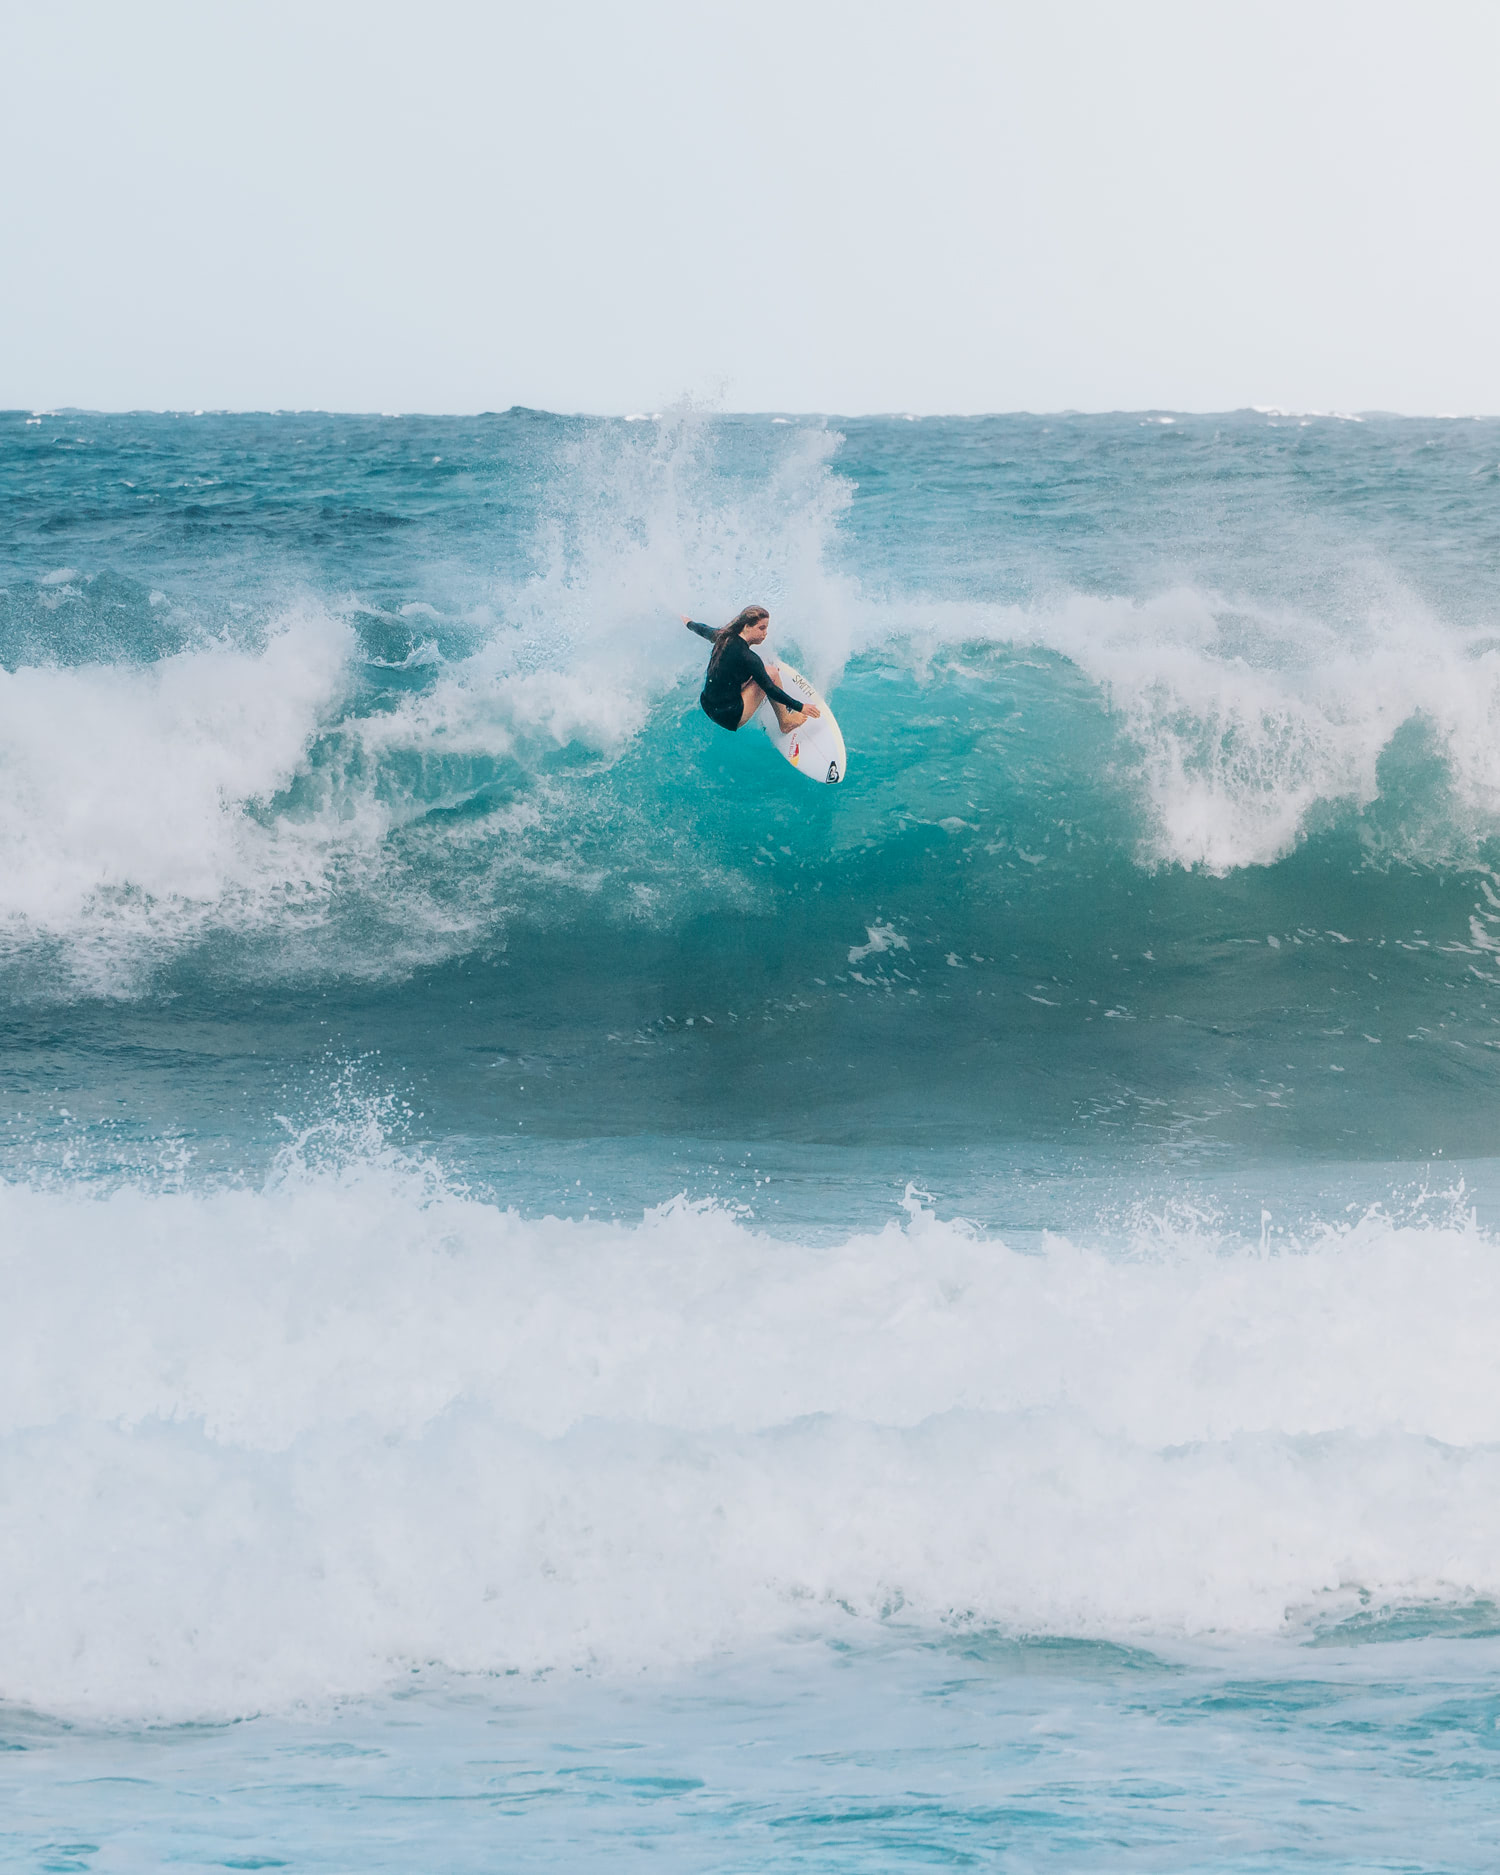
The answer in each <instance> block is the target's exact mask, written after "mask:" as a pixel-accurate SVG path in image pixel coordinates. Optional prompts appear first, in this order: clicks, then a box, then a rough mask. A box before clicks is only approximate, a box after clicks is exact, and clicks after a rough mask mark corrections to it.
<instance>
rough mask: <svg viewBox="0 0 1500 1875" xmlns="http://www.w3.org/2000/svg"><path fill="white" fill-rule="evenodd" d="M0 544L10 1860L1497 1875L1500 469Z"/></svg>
mask: <svg viewBox="0 0 1500 1875" xmlns="http://www.w3.org/2000/svg"><path fill="white" fill-rule="evenodd" d="M0 512H3V514H4V515H5V517H6V526H5V528H4V531H3V533H0V979H3V1014H0V1022H3V1030H0V1035H3V1050H0V1258H3V1269H4V1279H3V1280H4V1287H3V1298H4V1307H3V1310H0V1480H3V1483H0V1493H3V1495H0V1501H3V1504H4V1507H5V1514H4V1518H3V1523H0V1609H3V1611H4V1615H3V1621H0V1744H3V1745H4V1746H5V1750H4V1752H3V1753H0V1788H3V1791H4V1796H5V1802H4V1809H3V1813H0V1846H3V1850H4V1856H5V1860H6V1862H7V1865H8V1866H11V1867H15V1868H17V1869H25V1870H36V1871H43V1870H47V1871H63V1870H68V1871H73V1870H96V1871H99V1872H100V1875H113V1872H115V1871H126V1870H129V1871H136V1870H141V1871H145V1870H157V1869H161V1868H164V1867H173V1868H176V1867H183V1868H204V1869H219V1868H234V1869H247V1868H288V1869H296V1870H316V1871H334V1870H350V1871H353V1870H359V1871H387V1870H389V1871H423V1872H427V1871H471V1870H472V1871H481V1870H486V1871H488V1870H495V1869H507V1870H508V1869H530V1868H537V1869H543V1868H546V1869H560V1870H577V1869H586V1868H596V1867H597V1868H600V1869H603V1868H613V1867H618V1866H622V1865H624V1866H635V1865H636V1864H637V1863H641V1864H644V1863H646V1862H649V1863H650V1864H651V1865H652V1866H653V1867H658V1868H670V1869H683V1870H689V1869H693V1870H697V1869H704V1870H722V1871H731V1870H733V1871H750V1870H755V1871H766V1870H775V1871H780V1870H788V1871H790V1870H797V1871H810V1870H813V1871H822V1870H830V1871H831V1870H840V1871H842V1870H850V1871H853V1870H870V1871H876V1870H879V1871H889V1870H896V1869H905V1868H925V1867H929V1866H943V1867H953V1866H956V1867H971V1866H972V1867H983V1868H992V1869H996V1870H1001V1871H1030V1870H1046V1869H1056V1870H1059V1871H1064V1870H1066V1871H1070V1872H1074V1871H1124V1870H1136V1869H1139V1870H1152V1871H1194V1872H1197V1875H1208V1872H1210V1871H1212V1872H1214V1875H1217V1872H1219V1871H1226V1872H1227V1871H1237V1872H1241V1871H1242V1872H1246V1875H1248V1872H1250V1871H1255V1872H1256V1875H1260V1872H1262V1871H1264V1872H1266V1875H1269V1872H1271V1871H1276V1872H1277V1875H1281V1872H1283V1871H1297V1870H1318V1871H1349V1872H1350V1875H1353V1872H1354V1871H1360V1872H1361V1875H1363V1872H1365V1871H1374V1870H1392V1871H1394V1870H1400V1871H1404V1872H1410V1871H1444V1872H1448V1871H1470V1870H1473V1871H1479V1870H1490V1869H1493V1867H1494V1866H1495V1864H1496V1861H1497V1859H1500V1809H1497V1807H1496V1805H1495V1804H1494V1802H1493V1800H1492V1798H1491V1788H1492V1787H1491V1786H1490V1785H1489V1782H1488V1779H1489V1777H1490V1776H1491V1775H1494V1774H1496V1771H1497V1769H1500V1759H1497V1756H1496V1754H1497V1752H1500V1138H1497V1131H1496V1119H1497V1097H1500V586H1497V573H1500V420H1475V419H1466V418H1464V419H1461V418H1443V419H1437V418H1434V419H1412V418H1394V417H1380V416H1368V417H1364V418H1358V417H1346V416H1338V415H1332V414H1323V415H1306V414H1296V413H1287V412H1279V411H1264V410H1260V411H1239V412H1235V413H1232V414H1228V415H1222V416H1188V415H1180V414H1177V415H1174V414H1171V413H1167V412H1153V413H1144V414H1129V415H1113V416H1081V415H1063V416H1035V417H1034V416H1011V417H994V418H968V419H949V418H908V417H901V416H896V417H882V418H859V419H832V418H830V419H823V418H808V417H803V416H786V417H779V416H754V417H752V416H744V417H737V416H727V415H723V414H719V413H716V412H714V411H711V410H703V409H699V408H695V407H691V406H684V407H683V408H680V409H675V410H670V411H665V412H659V413H653V412H643V413H640V414H638V415H636V416H632V417H630V418H626V419H622V420H604V419H592V418H582V417H560V416H554V415H549V414H547V413H545V412H540V411H534V410H525V409H515V410H510V411H507V412H503V413H497V414H493V415H486V416H481V417H474V418H433V417H421V416H403V415H389V416H380V415H372V416H367V417H354V416H331V415H326V414H320V413H285V412H284V413H278V414H269V415H223V414H214V413H201V412H200V413H187V412H183V413H179V414H165V415H161V414H157V415H152V414H145V415H142V414H133V415H106V416H101V415H97V414H94V413H90V412H78V411H59V412H42V413H33V412H27V411H17V412H10V413H6V414H3V415H0ZM751 602H759V603H761V604H764V605H766V606H768V607H769V608H770V611H771V614H772V629H771V636H770V640H769V643H768V646H767V650H768V653H770V654H775V653H777V652H781V653H783V654H784V655H786V656H787V657H788V658H790V659H792V660H793V661H794V662H795V663H796V664H797V665H798V666H799V667H800V668H803V669H805V670H806V671H807V673H808V674H809V675H810V676H811V677H812V678H813V679H814V681H815V682H816V683H817V684H818V685H819V686H820V687H821V688H822V689H823V690H824V692H825V694H826V695H827V696H828V697H829V699H830V701H831V703H832V705H833V707H834V708H835V709H836V710H837V713H838V716H839V720H840V723H841V725H842V727H843V730H844V733H845V737H846V740H847V743H848V749H849V769H848V775H847V778H846V780H845V781H844V782H843V783H842V784H841V785H839V786H837V787H819V786H813V785H810V784H809V783H808V781H807V780H806V779H805V778H802V777H800V776H798V775H796V774H795V773H793V772H792V771H791V769H789V768H788V767H787V766H786V765H785V764H783V763H782V762H780V761H779V760H777V759H776V757H775V755H774V752H773V751H772V750H771V748H770V747H769V746H768V745H767V743H766V740H765V738H764V737H763V736H761V735H760V734H759V732H758V731H757V730H756V729H755V728H754V727H753V726H752V727H750V728H747V729H746V730H745V731H743V732H742V733H740V734H739V735H737V736H730V735H727V734H725V733H723V732H722V731H720V730H718V729H716V728H715V727H714V726H713V725H712V724H711V723H710V722H709V721H708V719H707V718H706V717H705V716H704V715H703V714H702V712H701V711H700V710H699V709H698V707H697V700H696V699H697V693H698V688H699V685H700V683H701V678H702V669H703V664H704V655H705V647H704V646H703V645H702V643H701V641H700V640H698V639H696V638H694V637H693V636H691V635H690V634H689V633H687V632H685V631H684V630H683V628H682V626H681V624H680V622H679V614H682V613H687V614H689V615H691V616H692V617H694V618H698V619H703V620H707V621H709V622H713V623H717V622H722V621H723V620H726V619H728V618H729V617H730V616H731V615H732V614H733V613H734V612H735V611H736V610H738V609H739V608H740V607H741V606H742V605H745V604H748V603H751Z"/></svg>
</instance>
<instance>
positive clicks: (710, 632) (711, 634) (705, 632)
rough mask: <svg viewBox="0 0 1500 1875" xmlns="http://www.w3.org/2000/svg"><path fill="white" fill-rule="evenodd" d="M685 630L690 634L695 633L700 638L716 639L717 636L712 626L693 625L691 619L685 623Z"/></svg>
mask: <svg viewBox="0 0 1500 1875" xmlns="http://www.w3.org/2000/svg"><path fill="white" fill-rule="evenodd" d="M687 628H688V630H689V631H690V632H697V634H698V636H699V637H700V638H717V637H718V635H719V634H718V633H717V632H716V631H715V630H714V628H713V626H712V625H695V624H694V623H693V621H692V620H691V619H689V620H688V622H687Z"/></svg>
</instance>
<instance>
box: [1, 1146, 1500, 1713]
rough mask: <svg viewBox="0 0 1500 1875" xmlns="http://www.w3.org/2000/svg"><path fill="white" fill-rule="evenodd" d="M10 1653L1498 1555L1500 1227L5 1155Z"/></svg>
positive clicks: (801, 1616) (655, 1633)
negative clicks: (1009, 1230) (746, 1212)
mask: <svg viewBox="0 0 1500 1875" xmlns="http://www.w3.org/2000/svg"><path fill="white" fill-rule="evenodd" d="M0 1242H3V1244H4V1246H5V1249H4V1281H5V1289H6V1294H7V1298H8V1302H7V1308H6V1311H5V1317H4V1324H3V1329H0V1336H3V1358H0V1476H3V1479H4V1490H5V1496H6V1501H7V1504H8V1507H9V1510H8V1516H7V1519H6V1528H7V1530H8V1532H9V1535H8V1537H7V1539H6V1540H5V1542H4V1544H3V1545H0V1593H3V1595H4V1599H5V1602H6V1606H7V1607H9V1608H10V1609H11V1610H12V1611H13V1618H12V1621H11V1622H10V1624H9V1625H8V1629H7V1642H6V1648H5V1653H4V1660H3V1663H0V1697H5V1698H9V1699H14V1700H24V1701H30V1702H32V1703H34V1704H37V1705H39V1706H42V1707H44V1708H48V1709H58V1710H67V1711H88V1712H94V1713H100V1714H112V1713H125V1712H130V1713H135V1714H138V1715H140V1714H146V1715H176V1716H185V1715H195V1714H196V1715H209V1714H218V1715H226V1714H233V1713H242V1712H246V1711H250V1710H258V1709H264V1708H267V1707H274V1706H284V1705H287V1704H290V1703H295V1702H297V1701H301V1700H307V1699H317V1698H322V1697H325V1696H329V1695H333V1694H340V1693H346V1692H354V1691H363V1690H370V1689H374V1688H378V1687H379V1686H381V1685H383V1684H386V1683H388V1682H389V1681H390V1679H391V1678H392V1676H394V1675H397V1674H399V1673H401V1672H404V1671H406V1670H407V1669H409V1668H411V1667H413V1666H419V1665H427V1664H434V1663H436V1664H440V1665H442V1666H445V1667H447V1668H450V1669H453V1670H458V1671H469V1672H482V1673H504V1672H509V1671H512V1670H520V1671H523V1672H534V1671H541V1670H547V1669H560V1668H587V1669H590V1670H593V1671H601V1672H620V1671H635V1670H649V1669H655V1668H660V1667H665V1666H670V1665H672V1664H674V1663H677V1664H680V1663H682V1662H683V1661H686V1660H692V1659H697V1658H703V1657H707V1656H709V1655H713V1654H716V1653H720V1652H724V1651H726V1650H727V1651H730V1652H735V1651H739V1650H742V1649H745V1648H753V1647H754V1646H756V1645H758V1644H761V1643H763V1642H765V1641H767V1640H768V1639H770V1638H771V1637H774V1636H777V1635H785V1634H788V1633H792V1632H806V1631H808V1630H810V1629H811V1630H815V1631H823V1632H828V1633H831V1634H835V1635H836V1634H840V1633H844V1634H847V1635H849V1636H850V1637H853V1638H857V1637H858V1636H859V1635H860V1634H862V1633H870V1632H873V1631H875V1630H876V1629H878V1628H879V1627H881V1626H882V1625H884V1626H887V1627H888V1626H889V1625H890V1624H892V1623H895V1624H897V1625H898V1626H900V1627H901V1628H903V1629H911V1630H914V1631H917V1632H921V1631H924V1630H936V1629H945V1630H951V1629H953V1628H955V1627H957V1628H959V1629H962V1630H967V1629H970V1628H973V1627H976V1626H977V1627H994V1628H999V1629H1002V1630H1004V1631H1008V1632H1012V1633H1027V1634H1063V1635H1094V1636H1100V1637H1111V1638H1129V1637H1132V1636H1134V1637H1140V1636H1143V1635H1157V1636H1163V1635H1177V1636H1179V1637H1181V1636H1184V1635H1192V1634H1197V1635H1202V1634H1218V1635H1221V1636H1244V1635H1255V1634H1260V1635H1265V1634H1270V1633H1275V1632H1278V1631H1282V1630H1284V1629H1286V1628H1288V1627H1289V1626H1290V1627H1291V1628H1292V1629H1294V1630H1295V1629H1296V1628H1297V1627H1298V1625H1299V1624H1303V1623H1305V1622H1307V1621H1308V1620H1310V1619H1313V1618H1315V1617H1318V1616H1320V1615H1321V1616H1322V1617H1329V1616H1336V1615H1340V1614H1344V1613H1348V1612H1349V1611H1351V1610H1353V1609H1357V1608H1359V1607H1361V1606H1366V1605H1369V1604H1371V1603H1373V1604H1375V1605H1377V1606H1378V1605H1380V1604H1381V1603H1382V1602H1387V1601H1392V1600H1394V1601H1404V1602H1411V1601H1420V1600H1424V1599H1430V1600H1438V1601H1442V1600H1449V1601H1462V1600H1465V1599H1469V1598H1473V1597H1476V1596H1496V1597H1500V1570H1497V1566H1496V1561H1495V1559H1496V1557H1497V1556H1500V1509H1496V1508H1495V1507H1496V1506H1497V1505H1500V1457H1497V1451H1500V1399H1497V1396H1496V1394H1495V1390H1494V1387H1493V1385H1492V1378H1493V1372H1492V1370H1493V1348H1494V1345H1495V1340H1496V1337H1497V1334H1500V1256H1497V1252H1496V1246H1495V1245H1494V1244H1493V1242H1492V1241H1491V1240H1490V1239H1489V1237H1488V1236H1486V1235H1485V1234H1484V1233H1483V1232H1482V1231H1481V1230H1480V1229H1479V1228H1478V1227H1477V1226H1476V1225H1475V1224H1474V1222H1473V1220H1472V1218H1469V1217H1467V1216H1466V1215H1464V1214H1463V1213H1462V1211H1461V1210H1460V1211H1456V1212H1455V1213H1454V1214H1453V1216H1452V1217H1451V1218H1450V1219H1449V1220H1448V1221H1447V1222H1439V1223H1428V1224H1425V1225H1422V1224H1405V1225H1402V1224H1398V1223H1395V1222H1393V1221H1391V1220H1390V1219H1388V1218H1386V1217H1384V1216H1383V1215H1381V1214H1379V1213H1371V1214H1370V1215H1367V1216H1365V1217H1364V1218H1362V1219H1361V1220H1359V1221H1358V1222H1356V1223H1352V1224H1350V1225H1349V1226H1348V1227H1346V1228H1343V1229H1339V1230H1331V1229H1326V1228H1324V1229H1320V1230H1318V1231H1316V1232H1313V1233H1311V1234H1310V1235H1309V1236H1308V1238H1307V1240H1306V1241H1305V1242H1303V1243H1302V1244H1301V1245H1299V1246H1296V1247H1294V1248H1291V1249H1288V1250H1284V1251H1281V1252H1279V1253H1276V1254H1269V1253H1268V1252H1267V1251H1266V1250H1265V1248H1264V1247H1263V1246H1262V1245H1260V1244H1258V1243H1254V1242H1239V1241H1235V1240H1233V1239H1227V1240H1226V1239H1223V1238H1220V1237H1216V1236H1214V1235H1212V1234H1205V1233H1204V1232H1203V1231H1202V1230H1201V1229H1198V1230H1195V1229H1186V1230H1176V1229H1168V1228H1165V1227H1159V1228H1148V1229H1146V1230H1144V1231H1138V1232H1136V1233H1135V1234H1134V1235H1132V1236H1129V1237H1126V1238H1122V1239H1120V1240H1118V1241H1117V1242H1115V1243H1114V1244H1113V1245H1112V1246H1106V1247H1103V1248H1100V1247H1084V1246H1082V1245H1080V1244H1078V1243H1074V1242H1070V1241H1068V1240H1066V1239H1061V1238H1051V1239H1048V1240H1046V1241H1045V1242H1044V1243H1043V1244H1042V1245H1041V1246H1040V1248H1037V1247H1034V1246H1031V1247H1024V1248H1017V1247H1012V1246H1008V1245H1007V1244H1006V1243H1005V1242H1004V1241H1003V1240H1001V1239H998V1238H995V1237H993V1236H985V1235H982V1234H980V1233H978V1232H977V1231H975V1230H973V1229H971V1228H969V1227H968V1226H966V1225H964V1224H963V1223H962V1222H960V1221H957V1220H951V1219H949V1220H944V1219H942V1218H940V1217H938V1216H937V1215H936V1214H935V1213H934V1211H933V1210H932V1208H931V1207H930V1206H927V1205H925V1204H923V1203H922V1202H921V1201H920V1200H919V1199H918V1198H916V1197H911V1198H909V1199H908V1203H907V1207H906V1214H905V1215H904V1216H901V1217H899V1218H898V1219H897V1220H895V1221H893V1222H892V1223H891V1224H890V1225H888V1226H887V1227H886V1228H885V1229H883V1230H881V1231H878V1232H875V1233H873V1234H864V1235H854V1236H851V1237H849V1238H848V1239H847V1241H845V1242H842V1243H840V1244H837V1245H835V1246H833V1247H827V1246H824V1247H814V1246H809V1245H805V1244H798V1243H796V1242H789V1241H781V1240H777V1239H774V1238H771V1237H768V1236H766V1235H763V1234H761V1233H759V1232H758V1231H757V1230H756V1229H754V1228H752V1227H751V1226H750V1225H749V1224H747V1223H746V1222H744V1221H738V1220H736V1219H735V1218H733V1217H731V1216H730V1215H728V1214H726V1213H725V1212H723V1211H721V1210H716V1209H713V1208H711V1207H706V1206H702V1205H689V1204H687V1203H685V1202H682V1201H677V1202H674V1203H670V1204H666V1205H663V1206H661V1207H659V1208H657V1209H655V1210H652V1211H650V1212H648V1213H647V1214H646V1215H645V1216H644V1217H643V1218H641V1220H640V1221H639V1222H637V1223H635V1224H626V1223H619V1222H613V1223H606V1222H590V1221H581V1222H580V1221H573V1222H567V1221H562V1220H559V1219H556V1218H530V1219H528V1218H523V1217H522V1216H520V1215H519V1214H517V1213H516V1212H514V1211H511V1210H508V1209H505V1208H503V1207H502V1206H500V1205H498V1204H496V1203H495V1202H493V1201H492V1200H489V1199H485V1198H481V1197H478V1196H475V1195H471V1194H466V1193H465V1192H463V1191H462V1190H460V1189H455V1188H453V1187H451V1186H450V1185H449V1184H448V1183H447V1182H446V1181H445V1180H444V1178H443V1177H442V1175H441V1173H440V1172H439V1171H438V1170H437V1169H436V1168H435V1167H433V1166H431V1165H424V1164H422V1163H419V1162H413V1161H411V1160H409V1159H406V1158H403V1157H402V1156H401V1155H399V1154H395V1153H392V1152H390V1151H389V1150H386V1149H384V1148H379V1147H377V1148H375V1149H373V1150H366V1151H363V1152H362V1153H360V1154H359V1155H357V1156H355V1157H352V1158H346V1159H345V1160H344V1161H343V1162H342V1163H335V1164H326V1165H323V1166H321V1167H318V1166H314V1165H313V1164H311V1163H310V1162H309V1160H308V1159H307V1157H306V1155H305V1154H298V1153H295V1152H294V1153H292V1154H290V1155H289V1156H288V1157H287V1158H286V1159H284V1160H283V1162H282V1163H281V1165H280V1166H279V1167H278V1169H277V1171H276V1172H275V1174H274V1175H273V1176H272V1177H271V1178H269V1179H268V1180H267V1181H266V1183H265V1184H264V1185H263V1186H261V1187H260V1188H257V1189H250V1188H241V1189H225V1190H219V1191H202V1190H200V1191H197V1192H192V1191H187V1190H176V1191H172V1190H148V1189H146V1188H143V1187H136V1188H125V1189H119V1190H116V1191H114V1192H113V1193H111V1194H108V1195H96V1196H87V1195H84V1193H83V1192H82V1191H81V1190H80V1189H77V1188H74V1189H68V1188H57V1189H48V1188H42V1187H28V1186H25V1185H18V1184H10V1185H6V1186H4V1187H0Z"/></svg>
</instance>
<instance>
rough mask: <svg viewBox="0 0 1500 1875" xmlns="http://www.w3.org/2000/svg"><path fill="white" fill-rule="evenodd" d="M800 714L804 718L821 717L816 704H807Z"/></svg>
mask: <svg viewBox="0 0 1500 1875" xmlns="http://www.w3.org/2000/svg"><path fill="white" fill-rule="evenodd" d="M802 714H803V715H804V716H821V715H822V714H823V712H822V711H821V710H820V709H819V708H818V706H817V704H816V703H809V704H808V706H807V708H806V709H805V710H804V711H803V712H802Z"/></svg>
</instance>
